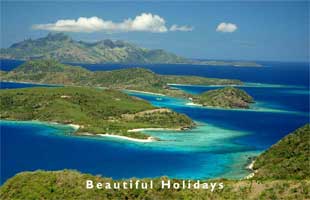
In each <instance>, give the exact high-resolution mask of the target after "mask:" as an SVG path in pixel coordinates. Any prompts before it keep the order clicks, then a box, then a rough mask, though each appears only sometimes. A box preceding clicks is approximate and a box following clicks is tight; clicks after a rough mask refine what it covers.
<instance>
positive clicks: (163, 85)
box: [0, 60, 242, 96]
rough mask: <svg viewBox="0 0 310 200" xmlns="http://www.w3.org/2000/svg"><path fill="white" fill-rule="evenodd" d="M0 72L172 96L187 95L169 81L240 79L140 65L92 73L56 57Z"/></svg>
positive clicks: (35, 80)
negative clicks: (158, 71)
mask: <svg viewBox="0 0 310 200" xmlns="http://www.w3.org/2000/svg"><path fill="white" fill-rule="evenodd" d="M0 75H1V79H2V80H8V81H17V82H20V81H24V82H33V83H45V84H63V85H79V86H95V87H108V88H113V89H131V90H142V91H147V92H155V93H162V94H167V95H171V96H188V95H187V94H185V93H184V92H182V91H180V90H173V89H171V88H170V87H169V86H168V85H167V84H168V83H179V84H196V85H199V84H201V85H227V84H242V83H241V82H240V81H239V80H229V79H215V78H204V77H197V76H170V75H159V74H155V73H154V72H152V71H151V70H148V69H143V68H130V69H121V70H113V71H99V72H92V71H89V70H86V69H84V68H82V67H77V66H70V65H65V64H61V63H59V62H57V61H55V60H32V61H28V62H25V63H24V64H22V65H21V66H19V67H17V68H16V69H14V70H12V71H10V72H8V73H7V74H0Z"/></svg>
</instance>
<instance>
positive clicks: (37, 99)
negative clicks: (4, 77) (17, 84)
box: [0, 87, 194, 138]
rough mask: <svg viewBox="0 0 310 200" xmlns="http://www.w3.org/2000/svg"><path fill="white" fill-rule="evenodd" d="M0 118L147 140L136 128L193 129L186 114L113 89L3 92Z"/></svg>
mask: <svg viewBox="0 0 310 200" xmlns="http://www.w3.org/2000/svg"><path fill="white" fill-rule="evenodd" d="M0 100H1V101H0V114H1V119H10V120H40V121H47V122H58V123H64V124H77V125H80V128H79V130H78V131H77V134H80V133H84V132H88V133H93V134H98V133H100V134H104V133H109V134H117V135H124V136H129V137H136V138H137V137H138V138H146V137H147V135H145V134H142V133H135V132H128V130H130V129H135V128H175V129H176V128H178V129H179V128H185V127H188V128H190V127H192V126H194V123H193V121H192V120H191V119H190V118H188V117H187V116H185V115H183V114H178V113H176V112H173V111H171V110H169V109H157V108H156V107H154V106H152V105H151V104H150V103H148V102H147V101H144V100H141V99H138V98H135V97H130V96H128V95H126V94H124V93H121V92H119V91H116V90H111V89H106V90H102V89H95V88H85V87H49V88H27V89H12V90H11V89H10V90H0Z"/></svg>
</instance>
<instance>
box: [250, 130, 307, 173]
mask: <svg viewBox="0 0 310 200" xmlns="http://www.w3.org/2000/svg"><path fill="white" fill-rule="evenodd" d="M253 169H254V170H255V176H254V178H257V179H310V124H307V125H305V126H303V127H301V128H299V129H297V130H296V131H294V132H293V133H291V134H289V135H287V136H286V137H284V138H283V139H281V140H280V141H279V142H278V143H276V144H275V145H273V146H272V147H270V148H269V149H268V150H267V151H265V152H264V153H263V154H261V155H260V156H259V157H258V158H257V159H256V160H255V163H254V166H253Z"/></svg>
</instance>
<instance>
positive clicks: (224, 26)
mask: <svg viewBox="0 0 310 200" xmlns="http://www.w3.org/2000/svg"><path fill="white" fill-rule="evenodd" d="M237 29H238V27H237V25H236V24H232V23H225V22H222V23H220V24H219V25H218V26H217V28H216V31H218V32H226V33H232V32H235V31H236V30H237Z"/></svg>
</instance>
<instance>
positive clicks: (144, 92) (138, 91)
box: [123, 89, 167, 96]
mask: <svg viewBox="0 0 310 200" xmlns="http://www.w3.org/2000/svg"><path fill="white" fill-rule="evenodd" d="M123 90H124V91H128V92H136V93H142V94H152V95H157V96H167V95H164V94H161V93H155V92H146V91H141V90H128V89H123Z"/></svg>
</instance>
